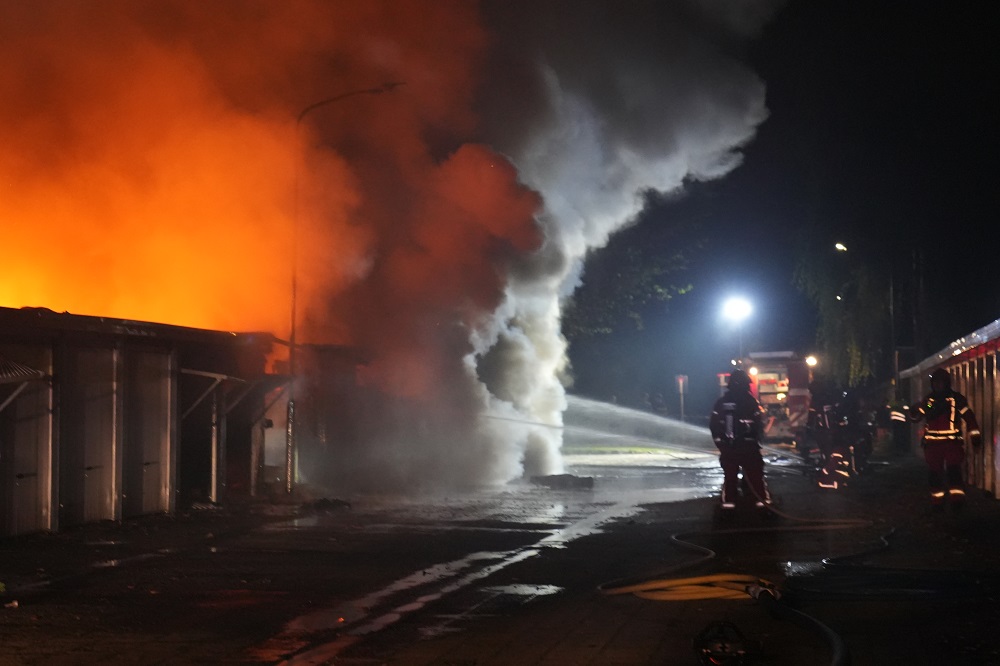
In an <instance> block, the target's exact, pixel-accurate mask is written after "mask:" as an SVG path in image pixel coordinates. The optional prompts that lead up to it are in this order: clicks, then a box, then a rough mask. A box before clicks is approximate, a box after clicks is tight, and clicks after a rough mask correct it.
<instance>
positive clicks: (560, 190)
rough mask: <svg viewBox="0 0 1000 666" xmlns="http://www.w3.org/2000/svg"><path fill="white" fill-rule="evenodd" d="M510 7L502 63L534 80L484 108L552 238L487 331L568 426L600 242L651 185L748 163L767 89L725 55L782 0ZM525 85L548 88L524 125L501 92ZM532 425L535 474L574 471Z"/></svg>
mask: <svg viewBox="0 0 1000 666" xmlns="http://www.w3.org/2000/svg"><path fill="white" fill-rule="evenodd" d="M503 4H504V6H503V7H499V6H495V7H492V10H493V11H492V13H491V14H490V16H491V18H492V20H493V22H494V23H495V24H496V25H497V26H499V30H500V31H501V34H502V35H503V36H504V39H505V41H502V42H501V44H502V45H503V46H504V47H505V48H504V49H501V53H500V54H499V55H498V56H497V57H498V62H497V63H496V65H495V67H496V70H495V71H501V70H506V71H505V78H507V77H510V78H511V79H512V80H515V81H517V82H518V84H519V85H520V86H521V88H520V90H516V89H508V88H505V87H498V88H495V89H492V90H491V91H488V92H487V94H486V98H487V100H488V101H487V102H486V103H485V104H484V106H485V107H486V108H487V109H488V111H487V114H488V115H489V110H493V111H495V112H496V113H494V114H493V115H490V117H489V119H490V121H491V127H492V129H493V130H494V133H495V137H497V139H498V142H497V141H495V145H498V147H499V148H500V149H501V150H502V151H504V152H505V153H506V154H507V155H509V156H510V157H511V159H512V160H513V162H514V164H515V165H516V166H517V168H518V170H519V174H520V176H521V178H522V180H523V181H524V182H525V183H526V184H528V185H529V186H531V187H532V188H534V189H536V190H537V191H539V192H540V193H541V194H542V196H543V199H544V202H545V214H544V215H543V216H542V217H541V223H542V225H543V228H544V232H545V239H546V244H545V246H544V247H543V248H542V250H541V251H540V252H539V253H538V254H537V255H536V256H535V257H533V258H532V260H531V261H529V262H528V263H527V264H526V265H525V266H524V270H523V271H522V272H520V273H519V274H517V275H516V276H515V277H514V279H513V280H512V281H511V282H510V285H509V288H508V290H507V300H506V302H505V304H504V306H503V307H502V308H501V309H500V310H499V311H498V313H497V315H498V316H497V320H496V321H495V325H496V330H495V331H493V332H492V335H491V336H488V338H487V340H488V341H489V342H490V343H494V341H495V344H494V345H493V347H492V350H491V351H490V352H489V354H490V355H500V356H502V358H503V360H494V362H492V363H490V364H489V367H490V368H491V369H493V370H500V372H486V373H483V372H481V374H484V375H486V381H487V385H488V386H489V387H490V389H491V391H492V392H493V393H494V394H496V395H499V396H501V397H503V398H504V399H506V400H509V401H510V402H511V403H512V404H513V405H514V407H515V410H516V411H517V412H518V413H520V414H522V415H523V416H524V417H525V418H526V420H538V421H541V422H544V423H549V424H553V425H561V423H562V412H563V411H564V410H565V407H566V402H565V393H564V389H563V384H562V381H561V373H562V372H563V371H564V370H565V351H566V344H565V340H564V339H563V338H562V336H561V334H560V329H559V316H560V307H561V304H562V300H563V299H564V298H565V297H566V296H567V295H568V294H571V293H572V291H573V289H574V288H575V287H576V286H577V283H578V280H579V277H580V269H581V266H582V263H583V260H584V259H585V257H586V255H587V253H588V252H590V251H592V250H594V249H595V248H600V247H602V246H603V245H604V244H605V243H606V242H607V241H608V238H609V237H610V236H611V235H612V234H613V233H614V232H615V231H617V230H619V229H622V228H623V227H625V226H627V225H628V224H629V223H630V222H631V221H633V220H634V219H635V218H636V216H637V215H638V214H639V212H640V211H641V207H642V202H643V200H644V199H643V195H644V193H646V192H647V191H650V190H654V191H657V192H664V193H668V192H672V191H675V190H678V189H680V188H682V187H683V184H684V182H685V180H687V179H696V180H704V179H712V178H719V177H721V176H723V175H725V174H726V173H728V172H729V171H730V170H732V169H733V168H735V167H736V166H737V165H738V164H739V162H740V153H739V152H738V151H739V148H740V147H741V146H743V145H745V144H746V143H747V142H748V141H750V140H751V138H752V137H753V135H754V132H755V130H756V127H757V126H758V125H759V124H760V123H761V122H762V121H763V120H764V119H765V118H766V116H767V112H766V108H765V103H764V102H765V95H764V92H765V91H764V85H763V84H762V82H761V81H760V80H759V79H758V78H757V76H755V75H754V73H753V72H751V71H750V70H749V69H748V68H746V67H745V66H744V65H742V64H741V63H740V62H739V61H738V60H736V59H735V58H734V57H732V56H730V55H728V54H727V51H728V50H730V49H732V48H733V47H734V45H735V44H738V43H739V42H740V40H741V38H742V37H745V36H747V35H752V34H755V33H756V31H757V30H758V29H759V27H760V25H761V24H762V22H763V21H764V20H766V18H767V17H769V16H770V15H771V13H772V12H773V10H774V8H775V3H774V2H757V3H754V2H747V3H726V2H712V3H700V4H698V3H681V2H678V3H658V2H651V1H650V2H629V3H615V2H547V3H543V8H542V9H540V10H538V11H536V8H537V5H532V8H531V9H530V10H528V9H526V8H522V9H524V12H523V13H518V12H516V11H514V12H511V11H510V6H509V4H508V3H503ZM665 5H669V6H665ZM511 70H513V71H514V72H516V75H514V76H511ZM527 81H531V82H533V83H532V85H526V82H527ZM525 90H534V91H536V93H537V96H536V97H535V98H533V99H525V98H524V97H523V96H522V98H520V99H519V100H518V102H519V104H520V105H521V106H522V107H524V108H527V109H530V110H533V112H534V115H532V114H531V112H523V111H522V113H525V114H526V115H525V117H524V118H521V119H520V120H521V124H520V125H519V127H520V129H521V130H522V131H520V132H518V131H515V130H514V129H513V128H512V127H511V123H510V116H509V115H507V114H508V113H511V114H516V113H517V111H516V110H514V109H512V108H511V105H510V104H509V103H507V102H504V101H502V98H504V97H506V98H508V99H509V97H510V96H512V95H516V94H518V93H519V92H520V93H521V94H522V95H523V92H524V91H525ZM480 351H482V350H481V349H480ZM532 435H533V437H534V440H533V442H532V445H531V446H529V450H528V455H526V456H525V459H524V473H525V474H527V475H532V474H551V473H558V472H560V471H561V470H562V468H561V463H560V458H559V455H558V448H559V445H560V439H559V437H558V431H557V430H538V431H535V432H533V433H532Z"/></svg>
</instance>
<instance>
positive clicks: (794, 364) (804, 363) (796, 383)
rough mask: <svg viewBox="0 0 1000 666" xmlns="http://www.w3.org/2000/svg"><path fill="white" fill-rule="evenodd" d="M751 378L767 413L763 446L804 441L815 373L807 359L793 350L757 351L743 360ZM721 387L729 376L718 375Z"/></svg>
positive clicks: (753, 387)
mask: <svg viewBox="0 0 1000 666" xmlns="http://www.w3.org/2000/svg"><path fill="white" fill-rule="evenodd" d="M742 366H743V369H744V370H746V371H747V374H749V375H750V380H751V386H750V388H751V391H752V392H753V394H754V396H755V397H756V398H757V400H758V401H759V402H760V404H761V405H762V406H763V407H764V409H765V410H767V420H766V422H765V427H764V438H763V443H764V444H770V445H776V444H786V445H788V446H791V447H795V446H797V445H798V444H799V443H800V442H802V439H803V436H804V434H805V429H806V420H807V418H808V416H809V382H810V381H811V379H812V370H811V366H810V365H809V362H808V360H807V359H805V358H801V357H799V356H798V355H797V354H795V353H794V352H790V351H773V352H754V353H751V354H749V356H748V357H747V358H745V359H743V361H742ZM719 382H720V386H725V385H726V384H728V382H729V375H728V373H727V374H723V375H720V376H719Z"/></svg>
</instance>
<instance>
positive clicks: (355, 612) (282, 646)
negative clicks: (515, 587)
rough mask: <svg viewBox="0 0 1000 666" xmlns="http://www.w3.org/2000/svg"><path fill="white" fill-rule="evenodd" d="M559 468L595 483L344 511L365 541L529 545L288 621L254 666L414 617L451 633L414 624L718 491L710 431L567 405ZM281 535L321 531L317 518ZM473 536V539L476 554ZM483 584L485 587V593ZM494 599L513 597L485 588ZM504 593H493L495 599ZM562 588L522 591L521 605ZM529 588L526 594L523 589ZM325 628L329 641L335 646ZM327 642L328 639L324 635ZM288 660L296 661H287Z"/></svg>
mask: <svg viewBox="0 0 1000 666" xmlns="http://www.w3.org/2000/svg"><path fill="white" fill-rule="evenodd" d="M566 423H567V427H566V429H565V435H564V449H565V451H566V453H565V456H564V464H565V466H566V472H567V473H568V474H570V475H573V476H572V477H569V478H568V480H569V482H570V483H572V481H573V480H574V478H577V479H578V478H579V477H589V478H592V479H593V487H592V488H580V487H576V488H574V487H572V485H570V486H567V487H566V489H560V486H559V485H558V484H557V485H554V486H552V487H547V486H546V485H542V484H538V483H535V484H531V483H527V482H523V483H519V484H513V485H511V486H508V487H505V488H502V489H494V490H490V491H484V492H476V493H454V494H450V495H449V496H448V497H446V498H444V497H439V498H433V499H428V500H424V501H414V500H410V501H405V502H402V501H394V500H392V499H389V498H369V499H368V501H366V502H363V503H358V504H356V505H355V508H354V509H352V510H351V514H352V519H353V520H354V521H355V522H357V523H359V524H363V525H364V530H365V532H366V533H370V534H379V533H382V534H386V535H388V534H397V535H398V534H400V533H404V532H405V533H420V534H423V535H428V534H429V535H431V536H433V535H434V534H435V533H443V532H454V531H466V532H468V533H469V534H470V535H473V536H474V533H476V532H483V531H485V532H496V531H498V530H503V531H509V532H519V533H523V534H524V535H526V538H527V539H528V540H529V541H530V543H529V544H528V545H525V546H521V547H518V548H513V549H510V550H501V551H486V552H481V551H475V552H470V553H468V554H467V555H466V556H465V557H462V558H459V559H455V560H451V561H447V562H441V563H438V564H436V565H434V566H431V567H421V568H420V570H419V571H414V572H413V573H411V574H409V575H406V576H403V577H401V578H398V579H397V580H395V581H393V582H391V583H389V584H388V585H383V586H381V587H379V589H376V590H373V591H372V592H371V593H368V594H365V595H363V596H361V597H358V598H356V599H352V600H349V601H347V602H340V603H332V604H331V605H330V606H329V607H327V608H321V609H318V610H315V611H312V612H310V613H308V614H306V615H303V616H300V617H298V618H295V619H294V620H292V621H291V622H289V623H288V624H287V625H286V627H285V630H284V631H283V632H282V633H281V634H280V635H278V636H275V637H273V638H272V639H271V640H269V641H267V642H266V643H264V644H263V645H261V646H260V649H259V650H257V651H256V652H257V656H258V658H261V659H262V660H268V659H269V657H275V656H277V655H279V654H280V655H284V656H285V657H286V659H285V661H284V662H283V663H287V664H322V663H330V662H331V661H332V660H333V659H334V658H335V657H337V655H338V654H340V653H341V652H342V651H343V650H344V649H346V648H347V647H348V646H350V645H352V644H353V643H355V642H357V641H358V640H361V639H362V638H364V637H367V636H370V635H372V634H374V633H376V632H378V631H381V630H382V629H384V628H386V627H388V626H390V625H392V624H394V623H395V622H397V621H399V620H400V619H402V618H403V617H407V616H409V617H410V618H411V619H413V617H419V618H420V620H419V621H420V622H421V624H422V628H421V629H420V631H421V634H422V635H426V636H429V635H437V634H440V633H441V632H443V631H446V630H448V627H449V625H450V624H451V623H452V618H445V619H444V620H442V617H440V616H435V615H432V614H430V613H426V614H425V615H427V617H426V618H425V617H424V615H419V616H416V615H415V614H418V613H420V612H421V611H424V610H426V608H427V606H428V605H429V604H431V603H432V602H435V601H438V600H440V599H442V598H443V597H446V596H449V595H453V594H454V593H456V592H458V591H460V590H464V589H466V588H470V587H474V586H476V585H481V584H482V583H483V581H485V580H486V579H487V578H488V577H489V576H491V575H492V574H494V573H496V572H498V571H500V570H502V569H505V568H506V567H509V566H511V565H513V564H516V563H519V562H522V561H524V560H526V559H529V558H532V557H534V556H536V555H538V554H539V553H541V552H543V551H544V550H545V549H549V548H564V547H566V546H567V544H570V543H571V542H573V541H574V540H576V539H578V538H580V537H584V536H587V535H591V534H594V533H596V532H599V531H600V529H601V526H602V525H604V524H606V523H608V522H609V521H612V520H618V519H622V518H626V517H628V516H631V515H634V514H635V513H637V512H638V511H639V510H640V507H641V505H643V504H651V503H659V502H671V501H680V500H685V499H691V498H697V497H706V496H709V495H713V494H714V493H715V492H716V491H717V488H718V486H719V483H720V481H721V476H720V470H719V468H718V457H717V455H716V451H715V447H714V446H713V444H712V441H711V438H710V437H709V435H708V431H707V429H705V428H698V427H695V426H691V425H689V424H683V423H680V422H677V421H673V420H669V419H663V418H660V417H657V416H655V415H651V414H647V413H644V412H636V411H633V410H626V409H623V408H620V407H616V406H613V405H603V404H602V403H591V402H590V401H582V400H579V399H573V400H572V402H571V407H570V410H569V411H568V412H567V414H566ZM276 529H285V530H291V531H299V530H322V529H324V519H323V517H322V516H319V517H314V518H311V519H308V520H299V521H296V522H293V523H288V524H285V525H283V526H279V527H278V528H276ZM475 543H476V539H475V538H470V539H469V544H470V545H472V546H474V545H475ZM487 589H490V588H487V587H485V586H482V587H481V588H480V590H487ZM492 589H493V592H492V593H491V594H493V595H494V596H496V595H500V594H505V595H508V596H515V595H517V594H518V592H517V591H511V590H507V589H505V588H502V587H501V588H492ZM498 590H499V591H498ZM556 591H557V589H547V590H545V591H544V592H539V591H538V590H533V591H527V592H526V593H525V594H523V596H524V599H530V598H533V597H535V596H538V595H539V594H542V593H544V594H552V593H555V592H556ZM521 592H525V591H521ZM331 632H336V637H335V638H333V639H332V640H330V639H329V638H328V637H329V636H330V635H331ZM322 637H327V638H325V639H323V638H322ZM289 655H292V656H289Z"/></svg>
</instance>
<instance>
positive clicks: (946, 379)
mask: <svg viewBox="0 0 1000 666" xmlns="http://www.w3.org/2000/svg"><path fill="white" fill-rule="evenodd" d="M935 383H938V384H940V386H941V389H940V390H943V391H944V390H947V389H950V388H951V374H950V373H949V372H948V371H947V370H945V369H944V368H938V369H937V370H935V371H934V372H932V373H931V388H936V387H935Z"/></svg>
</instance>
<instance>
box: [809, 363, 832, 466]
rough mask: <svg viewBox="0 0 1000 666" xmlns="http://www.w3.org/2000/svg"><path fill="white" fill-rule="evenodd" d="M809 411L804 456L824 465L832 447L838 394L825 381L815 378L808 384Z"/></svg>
mask: <svg viewBox="0 0 1000 666" xmlns="http://www.w3.org/2000/svg"><path fill="white" fill-rule="evenodd" d="M809 392H810V394H811V395H810V398H809V413H808V415H807V416H806V432H805V441H806V443H807V445H806V451H805V453H806V456H807V457H808V458H809V459H810V461H814V460H816V459H818V460H819V466H825V465H826V463H827V462H828V461H829V459H830V453H831V451H832V448H833V441H832V440H833V428H834V426H835V425H836V416H835V410H836V403H837V396H838V395H839V394H838V393H837V392H836V391H835V390H834V389H833V387H832V386H830V385H829V384H828V383H827V382H823V381H821V380H816V381H814V382H813V383H812V384H810V385H809Z"/></svg>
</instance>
